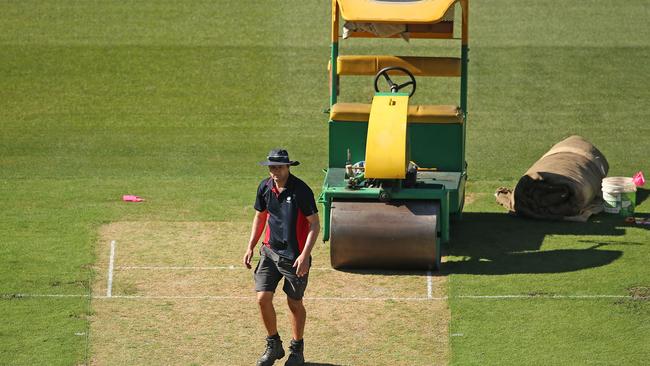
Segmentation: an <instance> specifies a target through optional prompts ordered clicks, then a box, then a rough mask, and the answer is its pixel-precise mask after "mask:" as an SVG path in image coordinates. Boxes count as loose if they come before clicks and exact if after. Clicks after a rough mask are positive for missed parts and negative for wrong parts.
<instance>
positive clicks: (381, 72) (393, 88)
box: [375, 66, 416, 97]
mask: <svg viewBox="0 0 650 366" xmlns="http://www.w3.org/2000/svg"><path fill="white" fill-rule="evenodd" d="M392 70H399V71H401V72H403V73H404V74H406V75H407V76H408V77H409V78H410V79H411V80H410V81H407V82H405V83H404V84H396V83H395V82H393V80H391V79H390V77H389V76H388V72H389V71H392ZM382 75H383V76H384V79H386V82H388V85H389V86H390V91H391V93H397V92H398V91H399V90H400V89H402V88H405V87H407V86H409V85H413V90H411V93H409V97H412V96H413V94H415V87H416V83H415V77H414V76H413V74H411V72H410V71H408V70H407V69H405V68H403V67H399V66H389V67H384V68H383V69H381V70H379V72H378V73H377V75H375V91H376V92H377V93H379V85H378V81H379V77H380V76H382Z"/></svg>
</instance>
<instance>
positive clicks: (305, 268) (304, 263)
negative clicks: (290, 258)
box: [293, 255, 309, 277]
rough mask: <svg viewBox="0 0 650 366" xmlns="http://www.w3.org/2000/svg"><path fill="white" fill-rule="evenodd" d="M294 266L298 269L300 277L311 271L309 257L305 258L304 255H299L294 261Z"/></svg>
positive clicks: (297, 272) (297, 273)
mask: <svg viewBox="0 0 650 366" xmlns="http://www.w3.org/2000/svg"><path fill="white" fill-rule="evenodd" d="M293 267H294V268H295V269H296V275H297V276H298V277H302V276H304V275H306V274H307V273H308V272H309V258H305V257H304V256H303V255H300V256H298V258H296V261H295V262H293Z"/></svg>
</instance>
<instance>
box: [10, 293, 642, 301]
mask: <svg viewBox="0 0 650 366" xmlns="http://www.w3.org/2000/svg"><path fill="white" fill-rule="evenodd" d="M39 297H44V298H89V297H90V298H93V299H109V298H110V299H134V300H139V299H142V300H146V299H161V300H164V299H170V300H173V299H180V300H184V299H189V300H191V299H198V300H200V299H205V300H254V299H255V297H253V296H209V295H203V296H148V295H142V296H139V295H111V296H90V295H81V294H2V295H0V299H12V298H16V299H20V298H39ZM449 298H450V297H448V296H442V297H305V300H308V301H309V300H314V301H318V300H325V301H387V300H395V301H432V300H433V301H441V300H448V299H449ZM451 298H456V299H476V300H484V299H503V300H507V299H565V300H571V299H574V300H575V299H578V300H579V299H630V300H635V299H639V300H645V299H647V298H646V297H641V298H635V297H633V296H630V295H458V296H453V297H451Z"/></svg>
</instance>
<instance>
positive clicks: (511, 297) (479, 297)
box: [456, 295, 634, 299]
mask: <svg viewBox="0 0 650 366" xmlns="http://www.w3.org/2000/svg"><path fill="white" fill-rule="evenodd" d="M456 297H457V298H459V299H535V298H539V299H633V298H634V297H632V296H630V295H458V296H456Z"/></svg>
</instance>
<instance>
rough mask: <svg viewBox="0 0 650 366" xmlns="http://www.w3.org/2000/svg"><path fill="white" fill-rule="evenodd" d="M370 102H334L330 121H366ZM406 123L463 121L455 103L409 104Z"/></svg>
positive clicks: (368, 116) (368, 115)
mask: <svg viewBox="0 0 650 366" xmlns="http://www.w3.org/2000/svg"><path fill="white" fill-rule="evenodd" d="M370 106H371V105H370V104H365V103H336V104H334V105H333V106H332V109H331V110H330V120H332V121H354V122H368V119H369V118H370ZM406 121H407V122H408V123H450V124H454V123H458V124H461V123H463V114H462V113H461V111H460V109H459V108H458V107H457V106H455V105H409V108H408V116H407V118H406Z"/></svg>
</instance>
